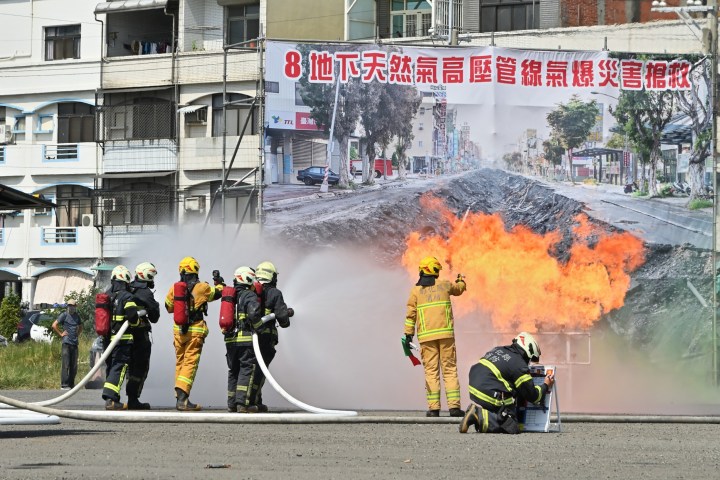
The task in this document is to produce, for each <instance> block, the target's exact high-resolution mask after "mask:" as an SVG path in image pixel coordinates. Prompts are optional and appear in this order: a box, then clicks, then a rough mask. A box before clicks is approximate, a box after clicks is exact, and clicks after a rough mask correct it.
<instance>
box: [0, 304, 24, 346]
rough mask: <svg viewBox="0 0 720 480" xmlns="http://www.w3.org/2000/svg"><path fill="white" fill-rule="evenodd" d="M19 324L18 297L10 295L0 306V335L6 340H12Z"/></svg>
mask: <svg viewBox="0 0 720 480" xmlns="http://www.w3.org/2000/svg"><path fill="white" fill-rule="evenodd" d="M18 322H20V297H18V296H17V295H15V294H14V293H11V294H9V295H7V296H6V297H5V298H3V300H2V304H0V335H2V336H4V337H5V338H7V339H10V338H12V335H13V333H15V332H16V331H17V324H18Z"/></svg>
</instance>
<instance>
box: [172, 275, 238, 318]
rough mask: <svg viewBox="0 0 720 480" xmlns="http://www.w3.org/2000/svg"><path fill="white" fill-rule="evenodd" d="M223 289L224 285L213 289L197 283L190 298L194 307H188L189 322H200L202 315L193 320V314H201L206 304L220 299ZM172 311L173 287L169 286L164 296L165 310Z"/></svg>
mask: <svg viewBox="0 0 720 480" xmlns="http://www.w3.org/2000/svg"><path fill="white" fill-rule="evenodd" d="M223 288H224V285H216V286H214V287H213V286H211V285H210V284H209V283H207V282H198V283H196V284H195V286H194V287H193V290H192V298H193V300H194V302H193V303H194V304H195V305H190V317H191V321H196V320H202V313H200V318H199V319H198V318H195V316H194V315H193V314H194V313H196V312H202V311H203V309H204V306H205V304H206V303H208V302H212V301H213V300H217V299H218V298H220V297H222V289H223ZM174 309H175V286H174V285H171V286H170V290H168V294H167V295H166V296H165V310H167V312H168V313H173V310H174Z"/></svg>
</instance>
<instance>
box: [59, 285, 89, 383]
mask: <svg viewBox="0 0 720 480" xmlns="http://www.w3.org/2000/svg"><path fill="white" fill-rule="evenodd" d="M60 327H62V330H61V329H60ZM52 329H53V330H55V333H57V334H58V335H59V336H60V337H62V370H61V371H60V388H62V389H63V390H70V389H71V388H73V387H74V386H75V375H76V374H77V365H78V340H79V338H80V335H81V334H82V320H81V319H80V315H78V313H77V302H76V301H75V299H72V298H71V299H70V300H68V301H67V311H65V312H63V313H61V314H60V316H59V317H58V318H57V319H56V320H55V321H54V322H53V324H52Z"/></svg>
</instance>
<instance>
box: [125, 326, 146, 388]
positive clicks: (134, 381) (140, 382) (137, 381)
mask: <svg viewBox="0 0 720 480" xmlns="http://www.w3.org/2000/svg"><path fill="white" fill-rule="evenodd" d="M132 335H133V344H132V350H131V352H130V365H129V368H128V382H127V386H126V387H125V392H126V393H127V396H128V398H133V397H134V398H139V397H140V395H142V390H143V386H144V385H145V379H146V378H147V376H148V371H149V370H150V353H151V351H152V342H151V341H150V331H149V330H147V329H145V328H143V329H137V330H133V332H132Z"/></svg>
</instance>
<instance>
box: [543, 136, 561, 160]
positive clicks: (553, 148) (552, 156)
mask: <svg viewBox="0 0 720 480" xmlns="http://www.w3.org/2000/svg"><path fill="white" fill-rule="evenodd" d="M564 151H565V148H564V147H563V146H562V145H561V144H560V140H559V139H558V138H557V137H555V136H552V135H551V136H550V138H548V139H547V140H544V141H543V152H544V153H545V159H546V160H547V161H549V162H551V163H552V164H553V165H560V164H561V163H562V154H563V152H564Z"/></svg>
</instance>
